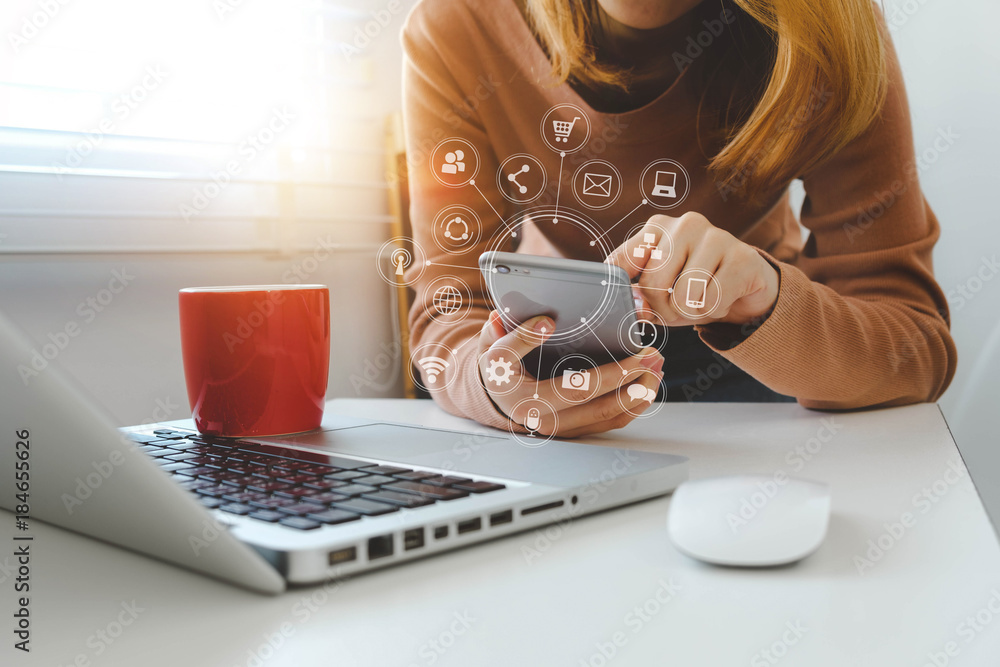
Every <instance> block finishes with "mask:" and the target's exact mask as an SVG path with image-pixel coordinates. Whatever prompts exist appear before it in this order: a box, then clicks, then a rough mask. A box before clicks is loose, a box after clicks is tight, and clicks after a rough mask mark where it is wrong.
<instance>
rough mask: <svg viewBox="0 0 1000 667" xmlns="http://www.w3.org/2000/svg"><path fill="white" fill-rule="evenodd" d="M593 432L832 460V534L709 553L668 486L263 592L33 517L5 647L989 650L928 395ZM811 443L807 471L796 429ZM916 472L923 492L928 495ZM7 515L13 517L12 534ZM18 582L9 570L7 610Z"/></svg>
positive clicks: (374, 405)
mask: <svg viewBox="0 0 1000 667" xmlns="http://www.w3.org/2000/svg"><path fill="white" fill-rule="evenodd" d="M329 409H330V410H332V411H334V412H342V413H349V414H353V415H358V416H370V417H373V418H385V417H386V416H389V415H391V416H392V417H393V419H394V420H397V421H412V422H419V423H423V424H428V425H438V426H446V427H451V428H455V427H459V428H462V427H470V424H469V423H468V422H463V421H461V420H457V419H454V418H452V417H449V416H447V415H445V414H444V413H442V412H440V411H438V410H437V409H436V408H434V407H433V406H432V405H431V404H429V403H426V402H418V401H391V402H390V401H374V400H338V401H332V402H331V403H330V405H329ZM824 420H832V421H833V423H834V424H835V425H836V429H837V430H836V432H835V433H832V434H831V433H830V432H829V431H828V430H825V429H824V426H823V425H824V423H825V422H824ZM471 426H472V428H475V429H477V430H482V427H478V426H474V425H471ZM813 438H816V439H815V440H812V442H810V439H813ZM821 439H825V440H826V442H822V441H821ZM592 441H593V442H595V443H606V444H611V443H613V444H617V445H624V446H628V447H634V448H636V449H644V450H650V451H662V452H669V453H674V454H682V455H685V456H688V457H689V458H690V459H691V477H692V478H701V477H707V476H714V475H722V474H729V473H736V472H744V471H752V472H758V473H767V474H771V473H774V472H776V471H784V472H788V473H792V474H798V475H801V476H804V477H810V478H814V479H818V480H823V481H826V482H828V483H829V484H830V485H831V486H832V490H833V511H834V516H833V518H832V521H831V526H830V534H829V536H828V537H827V540H826V542H825V543H824V544H823V546H822V547H821V548H820V550H819V551H818V552H817V553H815V554H814V555H813V556H811V557H810V558H808V559H807V560H805V561H803V562H801V563H800V564H798V565H795V566H791V567H786V568H776V569H770V570H761V571H751V570H736V569H720V568H714V567H709V566H705V565H701V564H699V563H697V562H695V561H693V560H691V559H689V558H687V557H685V556H682V555H681V554H679V553H677V552H676V551H675V550H674V548H673V547H672V546H671V544H670V543H669V541H668V539H667V535H666V530H665V517H666V514H667V508H668V506H669V502H670V501H669V499H668V498H661V499H658V500H653V501H649V502H645V503H641V504H638V505H635V506H631V507H628V508H624V509H619V510H616V511H612V512H606V513H604V514H601V515H598V516H593V517H588V518H583V519H578V520H576V521H575V522H573V523H571V524H568V525H565V526H563V527H556V528H549V529H548V530H544V531H537V532H530V533H526V534H521V535H516V536H513V537H509V538H506V539H502V540H499V541H496V542H492V543H489V544H486V545H483V546H478V547H473V548H469V549H464V550H460V551H456V552H452V553H450V554H446V555H444V556H441V557H437V558H430V559H427V560H424V561H419V562H416V563H414V564H411V565H405V566H402V567H396V568H390V569H387V570H383V571H379V572H376V573H372V574H369V575H364V576H360V577H356V578H354V579H352V580H350V581H347V582H345V583H343V584H341V585H340V586H339V587H337V588H335V589H333V590H332V592H330V593H327V591H326V590H324V589H323V588H322V587H317V588H310V589H297V590H292V591H290V592H288V593H286V594H285V595H283V596H280V597H276V598H268V597H263V596H258V595H255V594H253V593H248V592H245V591H243V590H240V589H238V588H233V587H231V586H228V585H225V584H221V583H217V582H215V581H213V580H210V579H207V578H204V577H201V576H198V575H195V574H191V573H188V572H186V571H183V570H180V569H177V568H174V567H171V566H169V565H165V564H161V563H158V562H156V561H153V560H150V559H147V558H144V557H141V556H138V555H134V554H131V553H128V552H125V551H122V550H119V549H116V548H113V547H110V546H106V545H104V544H101V543H98V542H96V541H93V540H89V539H86V538H83V537H80V536H77V535H74V534H71V533H68V532H65V531H62V530H59V529H56V528H52V527H49V526H45V525H44V524H40V523H35V524H34V526H33V531H34V534H35V535H36V538H35V542H34V547H33V549H34V560H33V570H32V576H33V579H34V584H35V587H34V596H33V608H32V614H33V622H34V625H33V627H34V633H33V645H34V651H33V652H32V654H31V656H30V659H29V660H24V659H23V658H24V656H23V655H22V654H19V653H17V654H15V652H14V651H13V650H12V649H11V644H12V639H11V635H10V633H9V630H5V631H4V633H3V636H4V640H3V646H2V648H0V664H4V665H22V664H23V665H43V664H44V665H66V664H71V663H72V661H73V660H74V659H75V658H76V657H77V656H78V655H80V654H82V655H83V656H84V657H85V658H86V659H87V660H89V664H92V665H135V666H140V665H141V666H150V665H180V666H187V665H191V666H200V665H226V666H229V665H243V666H246V665H251V666H254V665H266V666H267V667H278V666H286V665H287V666H290V667H291V666H294V667H301V666H303V665H337V666H340V665H376V666H379V667H394V666H399V667H408V666H409V665H418V666H421V667H422V666H425V665H432V664H433V665H441V666H445V667H447V666H449V665H455V666H461V667H469V666H472V665H476V666H478V665H505V666H506V665H557V664H561V665H571V666H573V667H577V666H579V665H593V666H594V667H597V666H599V665H615V666H617V665H641V666H643V667H646V666H649V665H659V664H671V665H681V666H689V665H694V666H698V665H710V666H713V667H714V666H720V667H722V666H729V665H751V666H752V667H753V666H756V665H771V664H781V665H808V666H810V667H819V666H822V665H836V666H837V667H842V666H845V665H873V666H878V667H888V666H891V665H912V666H915V667H920V666H922V665H924V664H935V663H934V662H930V658H929V657H928V654H929V653H930V654H936V660H937V663H936V664H937V665H944V664H949V665H968V666H970V667H972V666H976V667H978V666H981V665H995V664H997V659H998V658H997V656H1000V549H998V544H997V540H996V538H995V536H994V533H993V530H992V528H991V526H990V524H989V521H988V519H987V517H986V515H985V513H984V511H983V508H982V506H981V504H980V502H979V499H978V497H977V495H976V491H975V489H974V488H973V486H972V484H971V482H970V480H969V478H968V475H967V474H962V475H961V476H960V477H956V475H955V474H954V472H949V471H954V469H957V470H958V471H959V472H960V473H964V472H965V468H964V466H963V465H962V464H961V461H960V459H959V455H958V451H957V449H956V447H955V444H954V442H953V441H952V439H951V437H950V435H949V433H948V429H947V426H946V424H945V422H944V419H943V418H942V416H941V414H940V412H939V411H938V409H937V407H936V406H933V405H920V406H913V407H907V408H898V409H892V410H884V411H876V412H866V413H859V414H851V415H833V416H831V415H825V414H820V413H816V412H809V411H807V410H804V409H802V408H799V407H798V406H796V405H789V404H774V405H753V404H742V405H737V404H720V405H681V404H668V405H666V406H665V407H664V408H663V410H662V411H661V412H660V413H659V414H657V415H656V416H655V417H652V418H649V419H645V420H639V421H637V422H636V423H634V424H633V425H631V426H630V427H629V428H628V429H626V430H624V431H620V432H618V433H616V434H613V435H608V436H603V437H599V438H594V439H593V440H592ZM810 444H811V445H812V449H813V450H814V453H812V454H809V453H808V452H807V456H809V457H810V460H808V461H806V460H805V459H804V458H801V457H800V458H801V461H802V464H803V465H802V468H801V470H798V471H797V470H796V468H797V467H798V460H799V458H794V457H797V456H798V455H797V454H795V450H796V447H799V448H802V447H808V446H809V445H810ZM790 457H792V458H790ZM949 480H950V481H949ZM935 485H936V489H937V493H935V490H934V489H935ZM924 489H927V490H928V493H929V494H930V496H931V497H933V499H934V500H933V502H932V501H930V500H926V501H925V500H922V499H921V498H920V496H919V494H921V493H922V492H923V491H922V490H924ZM904 512H909V513H910V514H911V515H912V517H913V520H912V521H909V522H908V523H909V524H910V525H909V527H905V528H904V529H903V533H902V534H901V535H900V536H899V537H898V539H897V538H894V537H892V536H891V534H890V533H889V532H888V530H887V529H886V528H885V527H884V524H892V523H899V522H900V517H901V515H902V514H903V513H904ZM4 515H5V516H7V517H8V518H9V515H6V514H4ZM150 520H151V521H155V517H151V518H150ZM12 523H13V521H4V522H3V529H2V536H3V539H4V540H5V543H6V544H11V542H10V537H11V533H12V531H13V527H12V525H11V524H12ZM880 536H881V541H882V543H883V546H889V549H888V551H886V552H885V554H884V555H882V556H881V557H879V558H878V560H877V561H876V562H873V563H872V566H871V567H870V568H866V569H865V570H864V572H863V573H859V571H858V564H857V563H856V562H855V556H859V557H865V558H867V555H866V553H867V552H868V551H869V540H874V541H875V542H876V543H877V542H878V541H879V540H880ZM526 549H532V550H534V551H530V552H529V551H526ZM0 553H3V554H4V555H6V554H7V553H8V551H7V550H6V549H5V550H4V551H3V552H0ZM526 553H527V554H530V558H529V557H528V556H527V555H526ZM871 555H872V556H878V554H876V553H872V554H871ZM2 564H3V556H0V565H2ZM3 576H4V574H3V572H2V571H0V577H3ZM661 582H673V583H674V584H676V585H677V586H679V589H678V590H677V591H676V593H675V594H673V597H672V599H669V600H668V601H666V602H660V601H658V600H657V595H658V594H659V596H660V598H661V599H665V598H667V597H669V595H670V594H669V593H668V592H667V591H666V590H665V589H664V588H663V587H662V584H661ZM11 588H12V587H11V580H10V579H7V580H6V581H4V582H3V583H0V591H2V592H0V600H2V602H0V609H2V610H3V611H2V613H3V614H4V618H6V619H7V621H5V622H4V624H3V626H4V627H5V628H9V627H10V626H11V622H10V618H11V617H10V615H9V613H10V610H11V609H12V607H13V599H12V598H13V593H12V590H11ZM123 601H124V602H126V603H131V602H132V601H135V604H137V605H138V606H139V607H141V608H142V611H140V612H138V614H137V616H136V618H135V619H134V621H132V622H131V625H129V626H127V627H125V628H124V631H123V632H122V633H121V635H120V636H119V637H118V638H116V639H113V643H111V644H110V646H108V645H105V644H103V642H102V640H100V639H98V638H97V635H96V634H95V633H96V632H97V631H98V630H99V629H102V628H106V627H107V626H108V625H109V624H111V626H112V627H111V628H110V629H111V630H112V632H115V631H116V630H117V628H116V627H115V624H116V622H117V620H118V616H119V613H120V612H121V611H122V602H123ZM310 606H311V607H312V610H310V608H309V607H310ZM990 606H992V611H991V610H990ZM643 607H645V608H646V610H647V611H646V612H642V613H637V611H636V608H640V610H641V608H643ZM977 615H978V617H979V620H978V621H977V620H975V619H976V617H977ZM123 618H126V619H127V618H128V615H127V614H126V615H124V617H123ZM968 618H971V619H972V620H971V622H970V621H969V620H967V619H968ZM793 627H795V628H797V632H796V633H793V632H792V631H791V630H790V629H789V628H793ZM282 630H284V633H285V636H284V637H282V636H281V633H282ZM275 633H278V634H275ZM268 636H271V637H272V641H273V642H274V643H279V642H280V646H279V647H278V648H277V649H275V650H271V649H270V647H268V646H267V641H268V640H267V637H268ZM89 637H92V638H91V639H90V642H89V645H88V638H89ZM616 638H617V640H618V643H619V646H615V645H614V641H615V639H616ZM949 642H951V643H952V644H949ZM102 645H103V646H104V647H105V650H104V651H103V653H102V654H101V655H100V656H97V655H96V653H97V649H98V648H99V647H101V646H102ZM602 646H603V649H604V651H605V652H607V653H609V654H610V653H612V651H614V657H613V658H612V659H610V660H608V659H606V658H604V657H603V656H602V655H601V647H602ZM262 647H263V650H262ZM435 647H436V648H435ZM251 650H252V651H255V652H256V654H257V655H258V656H261V657H264V658H265V659H264V660H263V661H261V662H257V661H255V658H254V657H253V656H252V655H251V654H250V653H249V651H251ZM764 650H770V651H773V652H772V654H771V657H770V660H769V659H768V657H767V656H765V655H764V654H763V653H761V652H762V651H764ZM949 650H950V652H951V653H952V655H951V656H948V655H947V652H948V651H949ZM779 656H780V658H779ZM8 658H13V661H11V660H9V659H8ZM81 664H86V663H81Z"/></svg>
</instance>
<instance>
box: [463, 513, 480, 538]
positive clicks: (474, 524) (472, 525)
mask: <svg viewBox="0 0 1000 667" xmlns="http://www.w3.org/2000/svg"><path fill="white" fill-rule="evenodd" d="M482 527H483V520H482V519H480V518H479V517H478V516H477V517H476V518H475V519H467V520H465V521H461V522H459V524H458V534H459V535H461V534H462V533H471V532H473V531H476V530H479V529H480V528H482Z"/></svg>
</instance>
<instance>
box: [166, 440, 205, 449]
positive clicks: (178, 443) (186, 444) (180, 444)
mask: <svg viewBox="0 0 1000 667" xmlns="http://www.w3.org/2000/svg"><path fill="white" fill-rule="evenodd" d="M163 444H164V446H165V447H169V448H170V449H177V450H180V451H187V450H189V449H194V448H195V447H199V446H200V445H199V444H198V443H197V442H190V441H188V440H175V441H174V442H165V443H163Z"/></svg>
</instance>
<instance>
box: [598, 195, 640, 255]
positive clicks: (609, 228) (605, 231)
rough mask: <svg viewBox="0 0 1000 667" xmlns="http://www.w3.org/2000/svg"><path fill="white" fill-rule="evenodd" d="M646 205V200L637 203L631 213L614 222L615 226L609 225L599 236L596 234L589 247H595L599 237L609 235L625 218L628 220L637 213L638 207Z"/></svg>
mask: <svg viewBox="0 0 1000 667" xmlns="http://www.w3.org/2000/svg"><path fill="white" fill-rule="evenodd" d="M648 203H649V202H648V201H647V200H645V199H643V200H642V201H641V202H639V203H638V204H636V206H635V208H633V209H632V210H631V211H629V212H628V213H626V214H625V217H624V218H622V219H621V220H619V221H618V222H616V223H615V224H613V225H611V226H610V227H608V228H607V229H605V230H604V231H603V232H601V233H600V234H598V235H597V236H595V237H594V240H593V241H591V242H590V245H596V244H597V242H598V241H599V240H600V239H601V237H603V236H607V235H608V234H610V233H611V230H612V229H614V228H615V227H617V226H618V225H620V224H622V223H623V222H625V219H626V218H628V217H629V216H630V215H632V214H633V213H635V212H636V211H638V210H639V208H640V207H642V206H644V205H646V204H648Z"/></svg>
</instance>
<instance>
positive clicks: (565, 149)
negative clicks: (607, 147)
mask: <svg viewBox="0 0 1000 667" xmlns="http://www.w3.org/2000/svg"><path fill="white" fill-rule="evenodd" d="M567 108H568V109H573V111H574V113H579V114H580V116H579V120H582V121H583V122H584V125H585V126H586V128H587V131H586V132H585V133H584V136H583V140H582V141H581V142H580V145H579V146H577V147H576V148H569V147H568V145H569V142H568V141H564V142H563V143H566V144H567V145H566V146H559V145H558V138H557V139H556V144H555V145H553V144H552V143H551V142H550V141H549V137H548V135H547V134H546V133H545V123H546V121H548V120H549V117H550V116H551V115H552V114H553V113H555V112H556V111H557V110H558V109H567ZM557 122H560V123H569V124H570V125H569V128H570V129H569V130H568V131H567V132H572V131H573V129H574V128H575V127H576V125H575V123H576V121H575V120H574V121H557ZM550 127H554V126H550ZM591 130H592V128H591V125H590V116H588V115H587V112H586V111H584V110H583V109H581V108H580V107H578V106H577V105H575V104H570V103H569V102H562V103H560V104H555V105H553V106H551V107H550V108H549V110H548V111H546V112H545V115H544V116H542V121H541V123H539V126H538V131H539V133H540V134H541V135H542V141H544V142H545V145H546V146H548V147H549V148H551V149H552V150H554V151H555V152H557V153H566V154H567V155H568V154H569V153H576V152H577V151H579V150H581V149H582V148H583V147H584V146H586V145H587V142H588V141H590V133H591ZM553 132H556V130H555V129H553ZM567 139H568V137H567Z"/></svg>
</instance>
